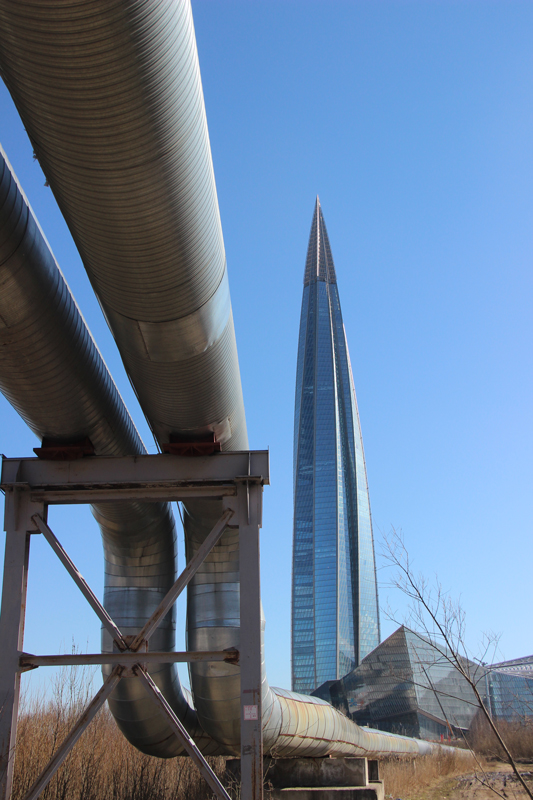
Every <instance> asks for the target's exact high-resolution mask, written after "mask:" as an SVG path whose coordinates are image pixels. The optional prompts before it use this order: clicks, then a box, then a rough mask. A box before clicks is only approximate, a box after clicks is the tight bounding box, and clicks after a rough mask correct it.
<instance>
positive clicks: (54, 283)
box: [0, 148, 220, 755]
mask: <svg viewBox="0 0 533 800" xmlns="http://www.w3.org/2000/svg"><path fill="white" fill-rule="evenodd" d="M0 389H1V391H2V392H3V393H4V395H5V396H6V397H7V399H8V400H9V401H10V402H11V404H12V405H13V406H14V407H15V409H16V410H17V411H18V412H19V414H20V415H21V416H22V418H23V419H24V420H25V421H26V422H27V424H28V425H29V427H30V428H31V429H32V430H33V431H34V433H35V434H36V435H37V436H38V437H39V438H40V439H42V438H44V437H49V438H52V439H55V440H59V441H65V442H68V441H73V440H76V439H79V438H83V437H89V438H90V440H91V442H92V444H93V445H94V448H95V451H96V453H97V454H98V455H110V456H119V455H128V454H132V453H133V454H135V453H145V452H146V449H145V447H144V445H143V443H142V441H141V438H140V436H139V434H138V432H137V430H136V428H135V425H134V424H133V421H132V419H131V417H130V415H129V414H128V411H127V409H126V407H125V405H124V403H123V401H122V398H121V397H120V394H119V393H118V390H117V388H116V386H115V384H114V382H113V380H112V378H111V376H110V374H109V372H108V370H107V367H106V365H105V363H104V361H103V360H102V357H101V356H100V353H99V352H98V349H97V348H96V345H95V343H94V341H93V339H92V337H91V335H90V333H89V331H88V329H87V326H86V325H85V322H84V320H83V318H82V316H81V314H80V312H79V309H78V307H77V305H76V303H75V301H74V299H73V297H72V295H71V293H70V291H69V288H68V286H67V284H66V282H65V280H64V278H63V275H62V274H61V272H60V270H59V268H58V266H57V264H56V262H55V259H54V257H53V255H52V253H51V251H50V248H49V246H48V243H47V242H46V239H45V238H44V236H43V234H42V232H41V230H40V228H39V225H38V224H37V221H36V219H35V217H34V215H33V213H32V211H31V209H30V207H29V205H28V203H27V201H26V199H25V197H24V195H23V193H22V191H21V189H20V187H19V185H18V184H17V181H16V178H15V176H14V174H13V172H12V171H11V169H10V167H9V164H8V162H7V160H6V157H5V154H4V152H3V151H2V149H1V148H0ZM93 513H94V516H95V517H96V519H97V520H98V523H99V525H100V530H101V532H102V539H103V544H104V558H105V589H104V604H105V606H106V608H107V609H108V611H109V612H110V614H111V616H112V617H113V618H114V619H115V621H116V622H117V624H118V625H119V627H121V629H122V631H123V633H124V634H130V633H136V632H137V630H138V626H139V624H140V623H141V620H143V619H144V620H146V619H148V617H149V616H150V611H151V610H154V609H155V608H156V607H157V604H158V603H159V602H160V600H161V599H162V598H163V596H164V595H165V593H166V592H167V591H168V589H169V588H170V586H171V585H172V583H173V581H174V579H175V566H174V563H175V553H176V530H175V525H174V517H173V514H172V510H171V508H170V505H167V504H162V503H143V504H141V503H104V504H101V505H98V506H93ZM156 636H157V642H156V641H155V638H156ZM174 640H175V615H174V614H173V613H170V614H168V615H167V617H166V618H165V620H164V622H163V623H162V625H161V627H160V628H159V630H158V632H157V633H156V634H155V635H154V639H153V641H154V643H153V647H154V648H155V649H156V650H172V649H174ZM103 648H104V651H108V652H109V651H111V650H112V642H111V639H110V636H109V634H108V633H107V632H105V634H104V636H103ZM151 673H152V677H153V678H154V680H155V681H156V682H157V684H158V685H159V687H160V688H161V690H162V691H164V693H165V696H166V697H167V700H168V701H169V703H170V704H171V705H172V706H173V708H174V709H175V710H176V712H177V713H179V715H180V718H181V719H182V720H183V722H184V724H186V725H187V727H188V728H189V730H190V732H191V734H192V735H193V736H197V737H199V744H200V745H201V746H202V747H203V748H204V749H205V750H206V751H207V752H219V751H220V748H219V747H218V746H217V745H216V743H215V742H213V741H212V740H210V739H209V737H207V736H206V735H205V734H204V733H203V731H202V729H201V728H200V726H199V725H198V720H197V717H196V713H195V711H194V709H193V707H192V703H191V702H190V697H187V696H186V695H187V694H188V693H184V691H183V690H182V687H181V685H180V682H179V677H178V674H177V669H176V668H175V665H171V664H160V665H158V666H157V667H156V668H155V669H154V670H151ZM110 706H111V709H112V711H113V714H114V715H115V718H116V719H117V722H118V724H119V725H120V727H121V729H122V730H123V732H124V733H125V735H126V736H127V737H128V738H129V739H130V740H131V741H132V742H133V744H135V745H136V746H137V747H139V748H140V749H142V750H144V751H145V752H148V753H152V754H153V753H157V754H158V755H177V754H178V753H180V752H181V749H180V748H179V747H178V746H177V742H176V740H175V738H174V735H173V733H172V731H171V729H170V728H169V727H168V726H167V725H166V724H165V722H164V720H163V719H162V717H161V715H160V714H159V713H158V712H157V710H156V709H154V707H153V705H152V703H151V702H150V700H149V699H148V698H146V699H145V697H144V696H143V694H142V692H139V690H138V686H137V684H136V681H134V680H132V679H129V680H128V679H125V680H122V681H121V683H120V684H119V686H118V688H117V690H115V692H114V694H113V696H112V698H111V699H110Z"/></svg>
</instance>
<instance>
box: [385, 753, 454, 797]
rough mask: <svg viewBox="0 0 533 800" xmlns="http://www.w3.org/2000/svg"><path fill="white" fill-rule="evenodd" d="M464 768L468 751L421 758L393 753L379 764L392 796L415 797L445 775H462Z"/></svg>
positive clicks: (388, 792) (450, 776)
mask: <svg viewBox="0 0 533 800" xmlns="http://www.w3.org/2000/svg"><path fill="white" fill-rule="evenodd" d="M464 771H465V759H464V754H461V753H459V754H456V753H453V752H441V753H438V754H437V755H431V756H429V755H428V756H419V757H417V758H405V757H402V758H399V757H397V756H391V757H390V758H386V759H383V760H382V761H380V764H379V772H380V778H381V779H382V780H383V781H384V785H385V791H386V793H387V795H390V796H391V797H411V796H413V795H414V794H416V793H418V792H423V791H424V790H425V789H427V788H429V787H430V786H434V785H435V784H436V783H438V782H439V780H441V779H442V778H452V777H455V776H456V775H462V774H463V773H464Z"/></svg>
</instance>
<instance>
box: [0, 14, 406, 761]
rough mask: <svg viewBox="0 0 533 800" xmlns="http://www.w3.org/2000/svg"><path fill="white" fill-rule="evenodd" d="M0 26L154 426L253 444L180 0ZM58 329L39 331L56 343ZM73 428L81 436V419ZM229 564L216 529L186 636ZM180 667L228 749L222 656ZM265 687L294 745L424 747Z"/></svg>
mask: <svg viewBox="0 0 533 800" xmlns="http://www.w3.org/2000/svg"><path fill="white" fill-rule="evenodd" d="M0 29H1V30H2V37H1V40H0V72H1V74H2V77H3V79H4V80H5V82H6V84H7V86H8V88H9V90H10V92H11V95H12V97H13V99H14V101H15V103H16V105H17V107H18V110H19V112H20V114H21V116H22V119H23V121H24V124H25V127H26V130H27V131H28V133H29V135H30V138H31V140H32V143H33V146H34V149H35V153H36V155H37V157H38V158H39V161H40V163H41V166H42V167H43V169H44V172H45V174H46V177H47V179H48V182H49V183H50V186H51V188H52V190H53V192H54V194H55V197H56V199H57V201H58V203H59V206H60V208H61V211H62V213H63V215H64V217H65V219H66V221H67V223H68V225H69V228H70V230H71V233H72V235H73V238H74V240H75V242H76V245H77V247H78V249H79V252H80V254H81V257H82V259H83V262H84V265H85V268H86V270H87V273H88V275H89V278H90V280H91V283H92V285H93V288H94V290H95V292H96V294H97V296H98V299H99V301H100V304H101V306H102V309H103V311H104V314H105V316H106V318H107V321H108V323H109V326H110V328H111V330H112V332H113V335H114V337H115V340H116V342H117V345H118V347H119V350H120V352H121V355H122V359H123V361H124V364H125V367H126V370H127V372H128V375H129V377H130V379H131V381H132V384H133V386H134V388H135V391H136V393H137V396H138V398H139V401H140V404H141V406H142V409H143V411H144V413H145V415H146V417H147V419H148V421H149V423H150V425H151V427H152V430H153V432H154V435H155V437H156V440H157V441H158V442H159V443H160V444H163V443H165V442H168V441H169V440H170V439H171V438H172V437H176V438H178V439H181V440H190V441H198V440H201V439H203V438H205V437H208V436H213V435H214V437H215V438H216V440H217V441H218V442H219V443H220V445H221V447H222V449H223V450H245V449H248V439H247V433H246V423H245V415H244V405H243V398H242V389H241V382H240V375H239V365H238V360H237V349H236V343H235V334H234V328H233V318H232V312H231V302H230V296H229V289H228V279H227V273H226V260H225V252H224V244H223V239H222V230H221V224H220V217H219V211H218V201H217V196H216V187H215V180H214V174H213V167H212V162H211V152H210V145H209V137H208V131H207V123H206V117H205V109H204V102H203V94H202V86H201V80H200V70H199V64H198V56H197V51H196V42H195V36H194V28H193V21H192V13H191V9H190V3H189V2H188V0H72V2H69V3H63V2H60V0H19V2H17V3H12V2H11V0H0ZM0 313H1V312H0ZM47 335H48V334H47ZM52 339H53V336H52V335H51V334H50V341H49V344H47V346H50V348H51V349H52ZM77 358H78V356H77V354H76V353H73V354H72V356H71V357H70V361H69V363H68V369H70V370H74V371H76V369H77V367H76V360H77ZM65 369H67V363H65ZM93 372H94V370H93ZM76 374H77V373H76ZM87 380H89V378H87ZM93 380H94V379H93V378H92V377H91V378H90V385H91V386H92V382H93ZM12 402H13V401H12ZM18 407H19V408H20V409H21V413H23V414H26V416H25V418H26V419H27V420H28V421H29V422H30V424H31V425H32V427H33V428H34V430H36V431H38V432H39V433H41V427H43V428H44V427H46V426H45V425H44V423H43V426H40V425H38V424H36V423H35V421H34V420H33V418H32V416H31V414H30V413H26V409H25V403H22V402H20V403H19V406H18ZM81 427H84V426H83V425H82V426H81ZM85 428H86V429H84V433H85V435H89V436H91V437H92V433H91V430H90V425H89V421H88V420H86V424H85ZM69 433H70V429H69V430H68V431H63V434H64V435H68V434H69ZM128 452H131V450H129V451H128ZM220 511H221V509H220V507H219V506H218V504H217V503H216V502H213V501H207V500H201V501H200V500H198V501H195V502H190V503H188V504H187V506H186V513H185V536H186V551H187V557H188V558H190V557H191V556H192V554H193V553H194V552H195V550H196V549H197V547H198V546H199V544H200V543H201V542H202V541H203V539H204V538H205V536H206V535H207V533H208V531H209V530H210V527H211V525H212V523H213V522H214V521H215V520H216V519H218V517H219V516H220ZM135 513H141V514H142V513H144V512H143V511H142V509H140V510H139V512H137V511H136V512H135ZM162 514H163V516H164V515H165V514H164V512H162ZM97 516H98V515H97ZM100 522H101V524H103V523H102V519H101V518H100ZM154 524H155V525H159V524H161V518H159V519H158V521H157V522H156V523H154ZM165 524H166V525H168V526H171V523H170V522H168V523H165ZM172 535H173V532H172ZM129 537H130V534H129V532H127V531H126V528H125V527H124V525H123V524H121V523H120V524H119V523H117V524H116V525H115V527H114V538H113V539H112V541H113V543H114V545H115V546H116V558H117V559H119V560H120V558H123V559H124V563H125V564H126V565H128V568H129V565H130V561H129V558H130V555H129V552H130V551H129V550H128V548H129ZM170 537H171V534H170V532H169V529H168V528H167V529H165V531H164V532H161V541H162V542H166V543H167V544H164V547H165V548H166V550H165V552H166V553H167V554H168V555H169V556H170V553H171V546H170V543H169V542H170ZM159 552H160V550H159V543H158V542H156V541H155V539H154V541H153V553H154V559H155V561H156V562H157V565H156V566H154V565H153V564H152V563H151V561H150V558H148V560H147V561H143V562H142V563H141V562H138V561H137V560H135V562H134V566H133V567H132V569H131V571H128V570H125V571H122V572H121V581H122V585H123V587H124V589H125V591H124V594H123V595H122V597H123V599H124V605H123V606H120V608H118V607H113V611H114V612H115V613H117V612H118V616H119V618H123V619H127V620H128V625H129V627H130V629H131V630H132V631H133V630H138V629H139V628H140V627H141V626H142V622H143V620H144V619H145V618H146V617H147V615H148V613H149V610H150V608H152V607H153V605H152V601H151V597H150V591H145V592H144V594H143V593H141V592H140V591H137V590H136V587H139V586H143V587H145V588H146V587H147V586H151V585H152V583H153V581H154V580H156V574H157V575H160V577H158V578H157V581H160V582H159V583H158V584H157V585H158V587H159V586H160V585H161V584H162V583H163V582H165V581H166V580H167V578H168V575H169V574H170V573H172V574H173V571H174V563H173V561H172V564H171V565H169V564H168V563H163V562H162V561H161V560H160V559H159V555H158V554H159ZM137 557H138V555H137V551H136V555H135V559H137ZM239 568H240V565H239V550H238V540H237V538H236V536H235V533H233V532H231V531H229V530H228V531H227V532H226V533H225V534H224V536H223V538H222V539H221V541H220V544H219V545H218V546H217V548H216V551H215V552H213V553H212V554H211V555H210V556H209V557H208V559H207V560H206V562H205V563H204V565H203V567H202V568H201V569H200V570H199V572H198V573H197V574H196V576H195V578H194V579H193V581H191V583H190V584H189V588H188V611H187V626H188V645H189V649H191V650H204V649H205V650H214V649H216V650H220V649H224V648H226V647H237V648H238V647H239ZM121 569H122V567H121ZM159 569H161V570H162V572H161V573H158V570H159ZM163 575H164V576H165V577H164V578H163ZM110 580H111V579H110ZM130 588H133V589H134V591H133V592H132V593H131V601H130V600H127V597H128V594H127V591H126V590H129V589H130ZM121 602H122V601H121ZM148 606H149V608H148ZM121 615H123V616H122V617H121ZM157 646H158V648H160V649H163V647H162V646H161V645H160V644H159V643H158V645H157ZM154 647H155V644H154ZM190 676H191V688H192V692H193V697H194V705H195V708H196V711H197V713H198V719H199V722H200V724H201V726H202V728H203V730H204V731H205V732H206V733H207V734H208V735H209V736H211V737H212V738H213V739H214V740H216V741H217V742H219V743H220V745H221V746H222V748H223V749H224V751H225V752H233V753H238V752H239V744H240V742H239V739H240V680H239V673H238V670H236V669H235V668H234V667H232V666H229V665H227V664H224V663H223V662H218V663H212V664H194V665H191V667H190ZM173 686H174V685H173ZM262 688H263V729H264V739H265V750H266V751H268V750H271V751H272V752H276V753H279V754H284V755H302V756H322V755H328V754H330V753H335V754H339V755H340V754H346V755H350V754H351V755H353V754H357V753H368V754H370V753H373V754H376V753H378V752H391V751H392V752H406V753H407V752H419V751H420V746H419V744H417V743H416V742H415V741H414V740H407V739H404V738H403V737H392V736H386V735H383V734H379V733H377V732H372V731H366V730H364V729H360V728H358V726H357V725H355V724H354V723H352V722H350V721H349V720H347V719H346V718H345V717H343V716H342V715H341V714H339V713H338V712H337V711H335V710H334V709H333V708H332V707H331V706H329V705H328V704H326V703H323V702H321V701H319V700H315V699H314V698H308V697H307V698H306V697H302V696H299V695H295V694H292V693H290V692H284V691H282V690H273V689H271V688H270V687H269V685H268V681H267V678H266V673H265V670H264V662H263V680H262ZM140 691H141V690H140V688H139V696H140ZM163 691H164V692H167V687H164V688H163ZM131 692H132V695H131V698H129V699H128V702H132V701H133V700H134V699H136V698H135V697H134V692H135V688H134V687H133V688H132V689H131ZM167 699H168V698H167ZM138 702H140V701H138ZM130 707H131V706H130ZM120 709H121V706H120V704H119V703H118V702H117V703H115V704H114V705H112V710H113V713H114V714H115V715H117V714H119V715H120V713H121V710H120ZM143 713H144V712H143ZM143 713H139V714H138V715H137V716H135V718H129V719H128V720H127V721H122V723H121V725H122V729H123V730H124V731H125V732H126V733H127V735H128V737H129V738H130V740H131V741H133V742H134V743H136V744H137V742H140V743H141V744H140V745H138V746H141V747H143V748H144V749H146V750H148V745H146V744H144V743H145V742H146V739H147V737H148V735H149V730H151V728H150V725H148V724H147V723H146V720H145V718H144V717H143ZM186 713H188V711H186ZM150 724H151V722H150ZM149 747H150V752H154V753H156V754H158V755H162V756H165V755H169V754H171V753H170V749H169V748H170V744H169V741H168V739H165V738H164V737H163V738H162V742H161V746H160V748H159V750H158V747H157V743H156V742H155V741H154V738H153V737H151V738H150V745H149Z"/></svg>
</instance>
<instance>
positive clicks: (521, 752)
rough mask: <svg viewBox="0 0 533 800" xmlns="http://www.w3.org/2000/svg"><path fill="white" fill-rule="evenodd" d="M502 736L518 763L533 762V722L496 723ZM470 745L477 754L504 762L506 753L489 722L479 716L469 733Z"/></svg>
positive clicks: (476, 717)
mask: <svg viewBox="0 0 533 800" xmlns="http://www.w3.org/2000/svg"><path fill="white" fill-rule="evenodd" d="M496 725H497V728H498V731H499V733H500V736H501V737H502V738H503V739H504V740H505V743H506V745H507V747H508V748H509V750H510V751H511V753H512V755H513V758H514V759H516V760H518V761H526V762H531V761H533V721H532V720H524V721H519V720H517V721H516V722H504V721H498V722H496ZM468 743H469V745H470V746H471V747H472V749H473V750H474V751H475V752H476V753H480V754H481V755H483V756H485V757H486V758H490V759H494V758H497V759H499V760H504V758H505V752H504V750H503V748H502V747H501V745H500V743H499V741H498V739H497V738H496V736H495V735H494V733H493V731H492V728H491V727H490V725H489V724H488V723H487V720H486V719H485V718H484V717H483V716H482V715H481V714H477V715H476V716H475V717H474V720H473V721H472V725H471V726H470V730H469V732H468Z"/></svg>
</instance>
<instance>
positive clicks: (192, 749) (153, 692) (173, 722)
mask: <svg viewBox="0 0 533 800" xmlns="http://www.w3.org/2000/svg"><path fill="white" fill-rule="evenodd" d="M133 673H134V674H135V675H137V677H138V678H139V679H140V680H141V683H142V684H143V686H144V688H145V689H146V691H147V693H148V694H149V696H150V699H151V700H152V701H153V702H154V703H155V704H156V706H157V707H158V708H159V710H160V711H161V713H162V714H164V716H165V717H166V718H167V722H168V724H169V725H170V727H171V728H172V730H173V732H174V733H175V735H176V737H177V738H178V739H179V741H180V742H181V744H182V745H183V747H184V749H185V750H186V751H187V753H188V755H189V756H190V757H191V759H192V760H193V761H194V763H195V764H196V766H197V767H198V769H199V770H200V773H201V775H202V776H203V778H204V779H205V780H206V782H207V783H208V784H209V787H210V788H211V789H212V791H213V792H214V793H215V795H216V797H217V798H218V800H231V797H230V796H229V794H228V793H227V791H226V790H225V789H224V787H223V786H222V784H221V783H220V781H219V779H218V778H217V776H216V775H215V773H214V772H213V770H212V769H211V767H210V766H209V764H208V763H207V761H206V760H205V758H204V756H203V755H202V753H201V752H200V750H199V749H198V747H197V746H196V744H195V742H194V740H193V739H192V738H191V737H190V736H189V734H188V733H187V731H186V729H185V728H184V726H183V725H182V724H181V722H180V721H179V719H178V718H177V716H176V715H175V713H174V711H173V710H172V709H171V707H170V706H169V704H168V703H167V701H166V700H165V697H164V695H163V694H162V693H161V691H160V690H159V689H158V687H157V686H156V685H155V683H154V682H153V680H152V678H151V677H150V675H149V674H148V673H147V672H146V670H144V669H143V668H142V667H141V665H140V664H137V665H136V666H135V667H133Z"/></svg>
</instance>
